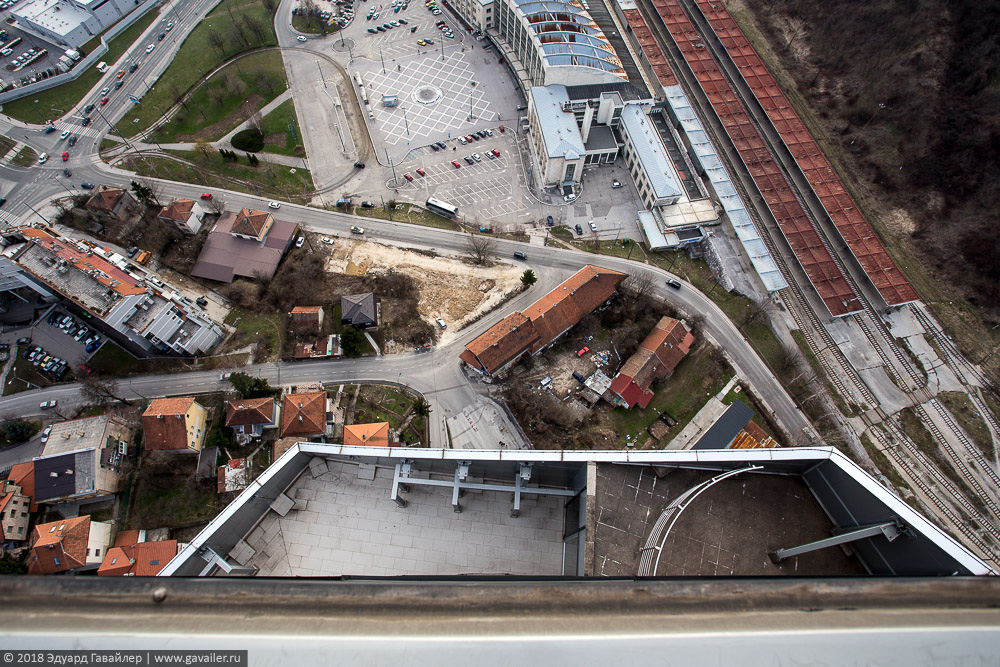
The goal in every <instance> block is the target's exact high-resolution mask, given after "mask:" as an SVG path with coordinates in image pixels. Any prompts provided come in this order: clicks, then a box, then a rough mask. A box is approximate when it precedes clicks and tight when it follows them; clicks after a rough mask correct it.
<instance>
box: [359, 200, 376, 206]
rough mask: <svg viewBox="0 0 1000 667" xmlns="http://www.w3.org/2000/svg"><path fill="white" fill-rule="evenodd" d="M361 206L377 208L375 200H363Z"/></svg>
mask: <svg viewBox="0 0 1000 667" xmlns="http://www.w3.org/2000/svg"><path fill="white" fill-rule="evenodd" d="M361 208H375V202H373V201H363V202H361Z"/></svg>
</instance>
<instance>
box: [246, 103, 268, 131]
mask: <svg viewBox="0 0 1000 667" xmlns="http://www.w3.org/2000/svg"><path fill="white" fill-rule="evenodd" d="M243 116H244V117H245V118H246V119H247V124H248V125H249V126H250V127H252V128H253V129H255V130H257V133H258V134H264V128H263V125H261V120H262V117H261V115H260V111H259V110H258V109H257V108H256V107H254V106H253V105H252V104H250V100H246V101H245V102H243Z"/></svg>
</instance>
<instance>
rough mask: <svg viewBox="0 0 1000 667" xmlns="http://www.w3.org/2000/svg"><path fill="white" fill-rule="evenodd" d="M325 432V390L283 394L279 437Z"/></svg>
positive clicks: (303, 435) (304, 435) (305, 435)
mask: <svg viewBox="0 0 1000 667" xmlns="http://www.w3.org/2000/svg"><path fill="white" fill-rule="evenodd" d="M325 432H326V392H324V391H314V392H308V393H304V394H285V396H284V398H283V399H282V401H281V431H280V433H279V437H282V438H284V437H287V436H302V437H307V436H311V435H321V434H323V433H325Z"/></svg>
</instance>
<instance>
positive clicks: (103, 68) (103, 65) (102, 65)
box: [97, 60, 108, 74]
mask: <svg viewBox="0 0 1000 667" xmlns="http://www.w3.org/2000/svg"><path fill="white" fill-rule="evenodd" d="M97 71H98V72H100V73H101V74H104V73H105V72H107V71H108V64H107V63H106V62H104V61H103V60H102V61H101V62H99V63H97Z"/></svg>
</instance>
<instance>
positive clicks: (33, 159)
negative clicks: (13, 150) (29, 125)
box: [11, 146, 38, 167]
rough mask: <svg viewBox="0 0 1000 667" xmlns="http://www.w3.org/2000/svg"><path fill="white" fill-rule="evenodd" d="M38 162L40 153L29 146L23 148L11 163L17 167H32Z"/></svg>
mask: <svg viewBox="0 0 1000 667" xmlns="http://www.w3.org/2000/svg"><path fill="white" fill-rule="evenodd" d="M37 162H38V153H36V152H35V151H34V149H32V148H29V147H28V146H25V147H24V148H22V149H21V152H19V153H18V154H17V155H15V156H14V159H13V160H11V163H12V164H14V165H15V166H17V167H30V166H32V165H34V164H35V163H37Z"/></svg>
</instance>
